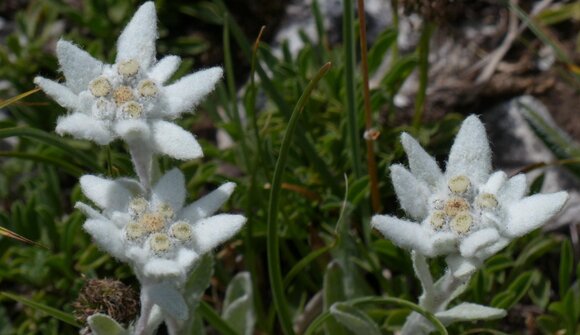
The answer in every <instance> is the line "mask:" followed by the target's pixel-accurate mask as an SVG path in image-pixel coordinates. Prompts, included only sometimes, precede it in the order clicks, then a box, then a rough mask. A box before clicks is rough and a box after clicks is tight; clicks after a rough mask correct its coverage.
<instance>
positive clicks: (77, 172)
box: [0, 151, 85, 178]
mask: <svg viewBox="0 0 580 335" xmlns="http://www.w3.org/2000/svg"><path fill="white" fill-rule="evenodd" d="M0 157H12V158H18V159H27V160H31V161H35V162H40V163H45V164H50V165H54V166H58V167H59V168H61V169H63V170H64V171H65V172H67V173H68V174H70V175H71V176H73V177H76V178H78V177H80V176H82V175H83V174H84V173H85V171H84V170H83V169H81V168H79V167H77V166H74V165H72V164H70V163H68V162H65V161H63V160H60V159H56V158H54V157H50V156H42V155H37V154H29V153H26V152H14V151H0Z"/></svg>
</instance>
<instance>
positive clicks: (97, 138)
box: [56, 113, 115, 145]
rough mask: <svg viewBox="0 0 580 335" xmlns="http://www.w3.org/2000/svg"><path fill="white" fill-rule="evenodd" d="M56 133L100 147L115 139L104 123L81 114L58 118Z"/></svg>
mask: <svg viewBox="0 0 580 335" xmlns="http://www.w3.org/2000/svg"><path fill="white" fill-rule="evenodd" d="M56 132H57V133H58V134H59V135H61V136H62V135H64V134H70V135H72V136H73V137H75V138H79V139H84V140H90V141H93V142H95V143H97V144H100V145H106V144H109V143H110V142H111V141H112V140H114V139H115V137H114V135H113V134H112V133H111V131H110V130H109V129H108V127H107V124H106V123H104V122H102V121H99V120H95V119H93V118H92V117H90V116H88V115H85V114H81V113H73V114H70V115H66V116H61V117H59V118H58V121H57V122H56Z"/></svg>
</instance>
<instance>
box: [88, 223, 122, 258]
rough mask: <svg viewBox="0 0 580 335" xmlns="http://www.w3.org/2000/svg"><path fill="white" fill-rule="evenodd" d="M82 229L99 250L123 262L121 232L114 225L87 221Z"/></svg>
mask: <svg viewBox="0 0 580 335" xmlns="http://www.w3.org/2000/svg"><path fill="white" fill-rule="evenodd" d="M83 227H84V229H85V230H86V231H87V233H89V235H91V236H92V237H93V239H94V241H95V243H96V244H97V245H98V246H99V247H100V248H101V249H103V250H104V251H106V252H107V253H109V254H111V256H113V257H115V258H118V259H119V260H121V261H124V260H125V258H126V257H125V246H124V243H123V239H122V236H121V231H120V230H119V229H118V228H117V226H115V224H113V223H112V222H110V221H108V220H94V219H89V220H87V221H86V222H85V224H84V225H83Z"/></svg>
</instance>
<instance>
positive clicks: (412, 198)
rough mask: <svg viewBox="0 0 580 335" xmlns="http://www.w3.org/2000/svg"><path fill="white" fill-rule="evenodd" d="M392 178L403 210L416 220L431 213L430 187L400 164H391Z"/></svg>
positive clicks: (420, 219)
mask: <svg viewBox="0 0 580 335" xmlns="http://www.w3.org/2000/svg"><path fill="white" fill-rule="evenodd" d="M391 179H392V180H393V186H394V187H395V193H396V194H397V198H398V199H399V203H400V204H401V207H402V208H403V210H404V211H405V212H406V213H407V214H408V215H409V216H410V217H411V218H413V219H415V220H419V221H422V220H423V219H425V218H426V217H427V215H429V196H430V195H431V194H430V193H431V192H430V191H429V187H427V185H426V184H425V183H424V182H423V181H421V180H419V179H417V178H416V177H415V176H414V175H413V174H411V172H409V171H408V170H407V169H405V168H404V167H403V166H402V165H399V164H396V165H392V166H391Z"/></svg>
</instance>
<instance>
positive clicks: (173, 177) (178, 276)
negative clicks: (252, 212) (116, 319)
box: [76, 169, 246, 319]
mask: <svg viewBox="0 0 580 335" xmlns="http://www.w3.org/2000/svg"><path fill="white" fill-rule="evenodd" d="M234 187H235V185H234V184H233V183H226V184H223V185H222V186H220V187H219V188H218V189H216V190H214V191H213V192H211V193H209V194H208V195H206V196H204V197H203V198H201V199H200V200H198V201H196V202H194V203H192V204H190V205H187V206H184V201H185V195H186V190H185V180H184V177H183V174H182V173H181V172H180V171H179V170H177V169H173V170H171V171H169V172H168V173H166V174H165V175H164V176H162V177H161V179H160V180H159V181H158V182H157V183H156V184H155V185H154V186H153V188H152V190H151V194H150V195H149V196H147V195H144V194H143V192H144V191H143V190H142V188H141V186H140V185H139V183H137V182H136V181H134V180H131V179H117V180H110V179H105V178H101V177H97V176H92V175H86V176H83V177H82V178H81V188H82V191H83V193H84V194H85V195H86V196H87V197H88V198H89V199H90V200H91V201H93V202H94V203H95V204H96V205H97V206H98V207H99V208H100V209H102V211H97V210H95V209H93V208H92V207H90V206H88V205H86V204H84V203H82V202H79V203H77V204H76V207H77V208H78V209H80V210H81V211H83V212H84V213H85V214H86V215H87V216H88V217H89V219H88V220H87V221H86V222H85V223H84V228H85V230H86V231H87V232H88V233H89V234H91V236H92V237H93V239H94V240H95V242H96V244H97V245H98V246H99V247H100V248H101V249H103V250H104V251H106V252H108V253H109V254H111V255H112V256H114V257H115V258H117V259H119V260H121V261H123V262H126V263H128V264H130V265H131V267H132V268H133V270H134V271H135V273H136V275H137V277H138V278H139V281H140V282H141V284H142V285H143V290H145V291H147V294H148V295H149V296H151V298H152V299H153V300H154V301H155V303H156V304H158V305H159V306H160V307H161V308H163V309H165V310H167V309H169V310H170V314H171V315H174V316H175V315H176V316H175V317H177V318H178V319H183V318H185V317H186V315H187V306H186V304H185V301H184V299H183V297H181V295H180V293H179V290H180V289H181V288H182V286H183V284H184V283H185V281H186V279H187V275H188V273H189V270H190V269H191V267H192V265H193V264H194V263H195V261H196V260H197V259H198V258H199V257H200V256H201V255H203V254H205V253H207V252H209V251H210V250H212V249H213V248H215V247H217V246H218V245H219V244H221V243H223V242H224V241H226V240H228V239H229V238H231V237H232V236H234V235H235V234H236V233H237V232H238V231H239V230H240V229H241V228H242V226H243V225H244V223H245V221H246V218H245V217H244V216H242V215H232V214H219V215H213V214H214V213H215V212H216V211H217V210H218V209H219V207H221V205H222V204H223V203H224V202H225V201H227V199H228V198H229V197H230V195H231V194H232V192H233V190H234ZM212 215H213V216H212Z"/></svg>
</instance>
